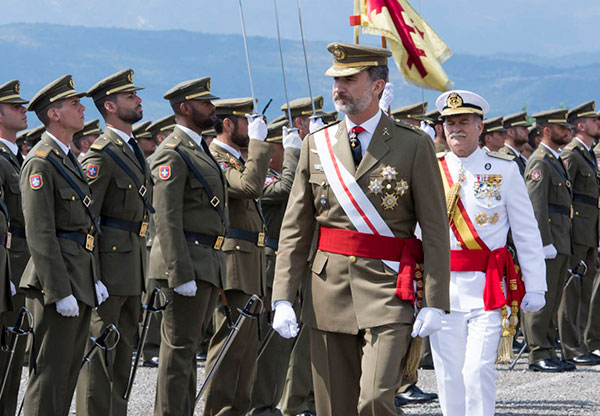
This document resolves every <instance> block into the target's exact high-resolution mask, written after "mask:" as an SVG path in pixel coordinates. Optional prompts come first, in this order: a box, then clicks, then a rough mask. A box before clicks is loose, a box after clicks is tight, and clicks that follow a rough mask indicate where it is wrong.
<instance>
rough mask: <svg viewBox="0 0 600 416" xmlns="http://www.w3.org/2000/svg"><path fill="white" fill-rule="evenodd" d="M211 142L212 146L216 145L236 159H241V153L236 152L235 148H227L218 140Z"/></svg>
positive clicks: (226, 145)
mask: <svg viewBox="0 0 600 416" xmlns="http://www.w3.org/2000/svg"><path fill="white" fill-rule="evenodd" d="M212 142H213V143H214V144H216V145H217V146H220V147H221V148H222V149H225V150H227V151H228V152H229V153H231V154H232V155H233V156H235V157H236V158H237V159H241V158H242V153H241V152H240V151H239V150H237V149H236V148H234V147H232V146H229V145H228V144H227V143H223V142H222V141H221V140H219V139H214V140H213V141H212Z"/></svg>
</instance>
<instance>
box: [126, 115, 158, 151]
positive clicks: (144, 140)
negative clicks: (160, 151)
mask: <svg viewBox="0 0 600 416" xmlns="http://www.w3.org/2000/svg"><path fill="white" fill-rule="evenodd" d="M150 124H152V122H151V121H150V120H146V121H142V122H140V123H137V124H136V125H134V126H132V129H131V132H132V133H133V136H134V137H135V140H136V141H137V142H138V146H139V147H140V150H141V151H142V153H143V154H144V157H145V158H148V156H150V155H151V154H152V153H153V152H154V150H156V146H154V140H152V133H150V132H149V131H148V126H150Z"/></svg>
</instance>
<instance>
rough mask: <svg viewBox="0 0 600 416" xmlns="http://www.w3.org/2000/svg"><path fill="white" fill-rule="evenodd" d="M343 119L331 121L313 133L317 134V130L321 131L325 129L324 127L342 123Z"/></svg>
mask: <svg viewBox="0 0 600 416" xmlns="http://www.w3.org/2000/svg"><path fill="white" fill-rule="evenodd" d="M342 120H343V119H342ZM342 120H336V121H333V122H331V123H329V124H325V125H324V126H322V127H320V128H318V129H316V130H315V131H313V132H312V133H311V134H315V133H316V132H318V131H321V130H324V129H326V128H329V127H332V126H335V125H336V124H340V123H341V122H342Z"/></svg>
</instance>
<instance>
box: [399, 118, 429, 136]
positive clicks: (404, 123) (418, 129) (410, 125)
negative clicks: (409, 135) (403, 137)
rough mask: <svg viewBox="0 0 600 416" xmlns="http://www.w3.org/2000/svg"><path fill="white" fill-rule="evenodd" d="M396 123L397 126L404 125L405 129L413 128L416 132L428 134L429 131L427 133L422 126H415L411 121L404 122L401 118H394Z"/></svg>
mask: <svg viewBox="0 0 600 416" xmlns="http://www.w3.org/2000/svg"><path fill="white" fill-rule="evenodd" d="M394 123H395V124H396V126H400V127H404V128H405V129H409V130H412V131H414V132H416V133H424V134H427V133H425V132H424V131H423V130H421V129H420V128H418V127H417V126H413V125H412V124H410V123H406V122H404V121H401V120H394Z"/></svg>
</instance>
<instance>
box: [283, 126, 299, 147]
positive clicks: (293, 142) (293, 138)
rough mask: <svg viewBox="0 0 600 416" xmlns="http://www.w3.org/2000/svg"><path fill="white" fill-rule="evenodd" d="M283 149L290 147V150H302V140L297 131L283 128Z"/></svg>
mask: <svg viewBox="0 0 600 416" xmlns="http://www.w3.org/2000/svg"><path fill="white" fill-rule="evenodd" d="M282 142H283V148H284V149H287V148H288V147H291V148H292V149H301V148H302V139H301V138H300V135H299V134H298V129H296V128H291V129H288V128H287V127H286V126H283V140H282Z"/></svg>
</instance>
